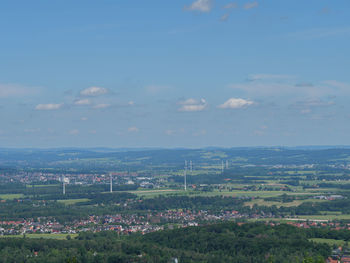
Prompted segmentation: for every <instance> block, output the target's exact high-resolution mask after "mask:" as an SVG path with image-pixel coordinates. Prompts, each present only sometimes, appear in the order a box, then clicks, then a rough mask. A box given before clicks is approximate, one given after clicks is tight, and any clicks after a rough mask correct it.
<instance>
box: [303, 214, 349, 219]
mask: <svg viewBox="0 0 350 263" xmlns="http://www.w3.org/2000/svg"><path fill="white" fill-rule="evenodd" d="M298 218H300V219H308V220H312V219H319V220H350V215H337V214H329V215H301V216H298Z"/></svg>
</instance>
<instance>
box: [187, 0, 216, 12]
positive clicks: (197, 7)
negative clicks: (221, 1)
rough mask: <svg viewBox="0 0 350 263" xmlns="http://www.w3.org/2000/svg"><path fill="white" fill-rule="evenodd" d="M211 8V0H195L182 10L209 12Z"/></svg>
mask: <svg viewBox="0 0 350 263" xmlns="http://www.w3.org/2000/svg"><path fill="white" fill-rule="evenodd" d="M212 8H213V1H212V0H196V1H194V2H193V3H192V4H191V5H189V6H185V7H184V10H188V11H198V12H202V13H207V12H210V11H211V9H212Z"/></svg>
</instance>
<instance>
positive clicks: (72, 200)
mask: <svg viewBox="0 0 350 263" xmlns="http://www.w3.org/2000/svg"><path fill="white" fill-rule="evenodd" d="M87 201H90V199H88V198H80V199H64V200H57V202H59V203H63V204H65V205H74V204H77V203H82V202H87Z"/></svg>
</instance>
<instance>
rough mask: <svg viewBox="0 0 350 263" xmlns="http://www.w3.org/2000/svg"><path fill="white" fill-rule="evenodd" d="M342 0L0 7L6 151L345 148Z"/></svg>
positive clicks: (347, 86)
mask: <svg viewBox="0 0 350 263" xmlns="http://www.w3.org/2000/svg"><path fill="white" fill-rule="evenodd" d="M349 46H350V2H349V0H336V1H334V0H317V1H315V0H308V1H305V0H284V1H281V0H259V1H249V0H244V1H243V0H238V1H224V0H195V1H194V0H176V1H174V0H147V1H140V0H138V1H136V0H128V1H121V0H108V1H107V0H99V1H91V0H76V1H71V0H60V1H58V0H52V1H47V0H32V1H28V0H2V1H1V3H0V148H1V147H16V148H23V147H35V148H49V147H167V148H172V147H191V148H199V147H206V146H220V147H241V146H298V145H350V136H349V134H350V103H349V101H350V52H349Z"/></svg>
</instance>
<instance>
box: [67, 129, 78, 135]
mask: <svg viewBox="0 0 350 263" xmlns="http://www.w3.org/2000/svg"><path fill="white" fill-rule="evenodd" d="M69 134H70V135H78V134H79V130H78V129H73V130H70V131H69Z"/></svg>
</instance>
